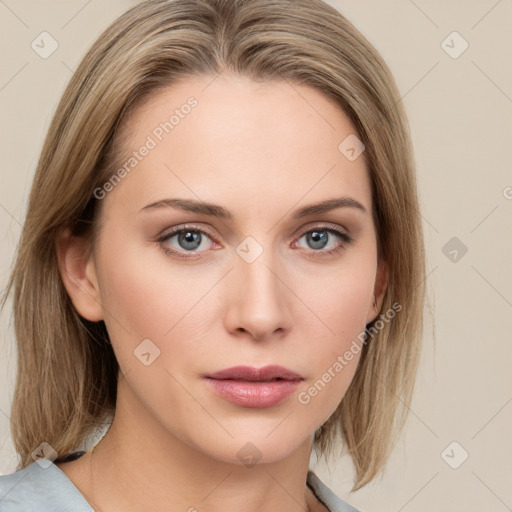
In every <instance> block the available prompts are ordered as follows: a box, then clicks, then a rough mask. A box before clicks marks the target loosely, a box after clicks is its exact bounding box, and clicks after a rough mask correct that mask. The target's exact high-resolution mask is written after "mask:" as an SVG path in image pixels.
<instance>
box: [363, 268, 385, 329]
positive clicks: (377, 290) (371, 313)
mask: <svg viewBox="0 0 512 512" xmlns="http://www.w3.org/2000/svg"><path fill="white" fill-rule="evenodd" d="M388 279H389V265H388V263H387V262H386V261H384V260H383V259H380V260H379V262H378V264H377V274H376V276H375V285H374V290H373V293H374V297H375V304H376V307H375V308H374V306H373V305H374V303H373V301H372V304H371V306H370V309H369V310H368V317H367V319H366V323H367V324H369V323H370V322H373V320H375V319H376V318H377V316H378V315H379V313H380V310H381V308H382V302H383V301H384V294H385V293H386V289H387V287H388Z"/></svg>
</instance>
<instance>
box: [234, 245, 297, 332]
mask: <svg viewBox="0 0 512 512" xmlns="http://www.w3.org/2000/svg"><path fill="white" fill-rule="evenodd" d="M236 258H237V260H236V261H235V268H234V269H233V271H232V272H230V276H229V283H228V286H229V291H228V294H227V295H228V297H229V299H228V307H227V312H226V316H225V322H226V328H227V330H228V331H229V332H230V333H232V334H235V335H237V336H241V335H243V334H244V333H245V334H246V335H247V336H248V337H250V338H252V339H254V340H257V341H261V340H264V339H272V338H276V337H283V336H284V335H286V333H287V332H288V331H289V330H290V327H291V325H292V315H291V306H292V304H291V300H292V298H293V293H292V292H291V291H290V290H289V289H288V288H287V286H286V276H285V275H284V272H283V269H282V267H280V266H276V264H275V262H274V261H273V259H272V258H270V257H266V256H265V252H263V254H262V255H260V256H259V257H258V258H257V260H256V261H254V262H252V263H247V262H246V261H244V260H243V259H242V258H239V257H238V256H237V257H236Z"/></svg>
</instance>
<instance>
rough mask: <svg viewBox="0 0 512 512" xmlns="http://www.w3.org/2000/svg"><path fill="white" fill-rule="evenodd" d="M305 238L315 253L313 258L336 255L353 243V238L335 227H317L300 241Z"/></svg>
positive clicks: (307, 232)
mask: <svg viewBox="0 0 512 512" xmlns="http://www.w3.org/2000/svg"><path fill="white" fill-rule="evenodd" d="M303 238H304V239H305V240H306V243H307V245H309V248H310V249H311V250H312V251H313V254H312V256H313V257H316V256H317V254H321V255H322V256H323V255H331V254H336V253H338V252H339V251H341V250H343V249H344V248H345V246H346V245H348V244H350V243H351V242H352V241H353V239H352V237H350V236H349V235H348V234H347V233H344V232H343V231H341V230H339V229H338V228H337V227H335V226H333V225H324V226H317V227H315V228H314V229H310V230H308V231H306V232H305V233H304V234H303V235H302V236H301V237H300V238H299V239H298V241H300V240H302V239H303ZM333 244H334V245H333ZM329 246H330V247H329ZM326 247H327V249H326Z"/></svg>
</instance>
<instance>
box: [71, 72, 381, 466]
mask: <svg viewBox="0 0 512 512" xmlns="http://www.w3.org/2000/svg"><path fill="white" fill-rule="evenodd" d="M191 97H193V98H194V99H190V98H191ZM187 105H188V106H187ZM172 115H174V117H173V118H171V116H172ZM165 123H167V124H165ZM125 130H126V131H125V133H124V134H123V136H124V140H125V142H126V144H125V150H126V154H125V157H126V159H125V160H123V161H122V162H120V165H119V169H122V168H123V166H124V170H125V172H122V171H120V172H119V173H118V177H119V178H120V179H118V180H111V181H110V182H109V183H107V184H106V185H105V186H104V187H102V188H101V190H97V192H96V195H97V197H100V198H101V199H99V201H100V203H101V210H100V218H99V221H100V225H101V228H100V230H99V232H98V237H97V239H96V244H95V247H94V251H93V253H92V254H91V256H90V258H89V259H88V260H87V267H86V270H85V272H84V275H83V279H84V280H85V281H87V282H86V284H83V286H81V288H80V289H81V290H82V292H81V291H80V290H78V289H76V290H73V289H72V287H71V286H68V291H70V295H71V296H72V300H73V302H74V304H75V306H76V307H77V309H78V310H79V312H80V313H81V314H82V315H83V316H85V317H88V318H89V319H92V320H99V319H103V320H104V321H105V323H106V326H107V329H108V332H109V335H110V338H111V341H112V345H113V348H114V351H115V354H116V357H117V359H118V361H119V364H120V367H121V369H122V371H123V373H124V374H125V377H124V378H123V379H122V381H121V382H122V384H121V385H120V389H119V393H121V394H122V395H120V396H122V397H123V403H124V404H125V405H126V406H127V407H130V408H131V409H132V412H133V415H132V416H133V418H140V419H142V418H151V421H152V422H153V424H155V425H158V429H159V430H158V432H159V433H160V434H162V433H165V435H168V436H170V438H172V439H177V440H179V441H181V442H183V443H185V444H186V445H188V446H189V447H193V448H195V449H196V450H198V451H200V452H202V453H203V454H206V455H208V456H210V457H213V458H215V459H218V460H223V461H228V462H235V463H239V461H240V456H239V455H237V454H238V452H239V450H240V449H241V447H242V446H244V445H245V443H246V442H251V443H252V444H253V445H254V446H256V447H257V449H258V450H259V453H260V456H261V462H272V461H275V460H278V459H282V458H284V457H286V456H287V455H288V454H290V453H292V452H293V451H294V450H295V449H296V448H297V447H298V446H299V445H301V444H302V443H304V442H305V441H306V440H308V439H311V437H312V435H313V433H314V431H315V430H316V429H317V428H319V427H320V426H321V425H322V423H324V422H325V421H326V420H327V419H328V417H329V416H330V415H331V414H332V413H333V412H334V410H335V409H336V407H337V406H338V404H339V403H340V401H341V400H342V398H343V396H344V394H345V392H346V390H347V388H348V386H349V384H350V382H351V380H352V378H353V376H354V373H355V371H356V368H357V364H358V360H359V357H360V353H359V352H357V351H355V350H352V351H351V350H350V349H351V347H353V346H354V341H356V342H358V341H357V337H358V335H359V334H360V333H361V332H362V331H364V328H365V324H366V323H367V322H369V321H371V320H373V319H374V318H375V316H376V315H377V313H376V312H375V310H374V307H373V302H374V294H375V293H376V296H377V301H378V302H377V303H378V304H379V303H380V300H381V298H382V294H383V292H384V289H383V287H382V286H380V285H379V283H380V281H381V278H380V276H381V271H380V270H379V269H380V266H378V262H377V246H376V233H375V229H374V224H373V221H372V197H371V184H370V181H369V176H368V170H367V168H366V164H365V161H364V153H363V154H362V155H361V156H360V157H359V158H356V159H355V160H354V159H353V158H352V159H348V158H347V157H346V156H345V154H343V153H342V152H341V151H340V150H339V149H338V146H339V145H340V143H341V142H342V141H343V140H344V139H345V138H346V137H347V136H349V135H351V134H355V129H354V127H353V126H352V125H351V123H350V122H349V120H348V118H347V117H346V116H345V115H344V113H343V112H342V111H341V109H340V108H339V107H338V106H337V105H336V104H335V103H333V102H332V101H331V100H330V99H329V98H327V97H326V96H324V95H323V94H322V93H320V92H319V91H317V90H316V89H313V88H310V87H309V86H305V85H293V87H292V86H291V85H289V84H288V83H286V82H281V81H279V82H277V81H276V82H265V83H256V82H253V81H251V80H250V79H248V78H240V77H239V78H235V77H233V76H224V75H221V76H219V77H217V78H216V79H215V80H213V81H212V77H195V78H190V79H187V81H186V82H183V83H181V84H179V85H175V86H173V87H170V88H169V89H167V90H164V91H163V92H159V93H158V94H157V95H155V96H154V97H152V98H151V99H150V100H148V101H146V102H145V103H144V104H143V105H141V106H140V107H138V109H137V110H136V111H134V112H133V113H132V114H131V115H130V117H129V118H127V120H126V123H125ZM143 147H145V148H146V149H143ZM134 152H135V153H134ZM130 159H131V160H130ZM177 200H179V201H177ZM326 201H330V202H331V203H330V204H329V203H325V204H324V206H323V207H317V208H309V207H310V206H312V205H318V204H320V203H324V202H326ZM329 206H330V208H329ZM378 270H379V272H377V271H378ZM85 281H84V283H85ZM87 287H89V288H88V290H89V292H88V293H87V294H85V293H83V290H84V289H85V288H87ZM358 343H359V346H360V345H361V343H360V342H358ZM347 351H351V352H352V357H351V358H350V360H348V358H347V357H343V356H344V354H346V352H347ZM341 357H343V360H344V363H340V358H341ZM336 362H338V364H336ZM238 365H244V366H249V367H255V368H261V367H264V366H267V365H280V366H282V367H284V368H287V369H288V370H291V371H292V372H295V373H296V374H297V375H298V378H297V379H296V380H289V378H286V379H284V380H282V381H278V382H274V383H269V382H266V383H265V382H261V380H269V378H270V377H269V376H268V375H267V376H266V378H263V377H261V379H260V382H253V383H252V384H249V383H247V382H238V384H237V382H236V381H237V380H238V381H240V380H241V378H240V377H236V378H235V379H234V380H231V381H229V380H226V379H217V380H216V381H215V379H211V378H207V377H206V376H207V375H211V374H212V373H214V372H218V371H220V370H223V369H226V368H229V367H233V366H238ZM340 365H341V366H342V368H341V369H340ZM278 373H279V372H278ZM326 374H329V375H327V376H326ZM319 381H320V382H319ZM315 390H316V391H315ZM118 400H119V398H118ZM276 425H278V427H276Z"/></svg>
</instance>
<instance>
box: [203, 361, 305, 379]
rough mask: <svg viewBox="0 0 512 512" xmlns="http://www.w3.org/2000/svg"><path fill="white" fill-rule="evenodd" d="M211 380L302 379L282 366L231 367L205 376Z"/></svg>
mask: <svg viewBox="0 0 512 512" xmlns="http://www.w3.org/2000/svg"><path fill="white" fill-rule="evenodd" d="M206 377H209V378H211V379H217V380H219V379H231V380H248V381H269V380H272V379H283V380H302V379H303V377H302V376H301V375H299V374H298V373H295V372H294V371H292V370H289V369H288V368H285V367H284V366H279V365H274V364H273V365H268V366H263V367H261V368H255V367H253V366H232V367H231V368H225V369H224V370H220V371H218V372H215V373H210V374H208V375H206Z"/></svg>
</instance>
